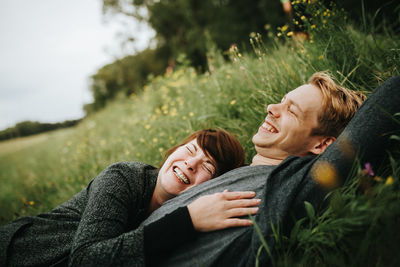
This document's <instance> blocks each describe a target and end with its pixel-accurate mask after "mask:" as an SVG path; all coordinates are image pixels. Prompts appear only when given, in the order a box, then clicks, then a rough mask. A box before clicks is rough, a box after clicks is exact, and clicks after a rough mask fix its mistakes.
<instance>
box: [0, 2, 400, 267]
mask: <svg viewBox="0 0 400 267" xmlns="http://www.w3.org/2000/svg"><path fill="white" fill-rule="evenodd" d="M327 10H329V11H327ZM309 12H310V14H311V16H310V17H308V18H306V19H305V22H306V23H305V25H306V27H307V32H308V33H309V35H310V39H309V40H305V41H303V42H298V41H295V40H293V39H292V34H290V30H289V28H288V27H285V26H283V27H281V28H280V31H279V32H278V35H279V36H274V37H272V38H271V39H269V40H267V41H265V39H263V37H262V36H260V35H255V36H254V37H253V38H252V39H251V42H252V44H253V47H254V51H252V52H250V53H245V52H243V51H240V49H237V48H235V47H234V46H233V47H231V49H230V51H228V54H229V56H230V59H231V60H230V61H229V62H226V61H224V60H223V58H222V55H221V54H222V53H221V52H220V51H216V50H215V49H213V48H210V51H209V54H208V59H209V66H210V70H209V72H207V73H204V74H199V73H196V71H195V70H194V69H193V68H191V67H189V66H187V65H185V64H182V65H180V66H178V67H177V69H175V70H174V72H173V73H172V74H171V75H169V76H168V75H164V76H159V77H155V78H154V79H152V80H151V82H150V83H149V84H148V85H147V86H146V87H145V88H144V90H143V92H142V93H140V94H138V95H131V96H130V97H129V98H125V97H122V96H121V97H119V98H118V99H117V100H115V101H114V102H112V103H111V104H109V105H108V106H107V107H106V108H105V109H104V110H102V111H100V112H98V113H96V114H94V115H91V116H90V117H88V118H86V119H85V120H84V121H82V122H81V123H80V124H79V125H78V126H76V127H74V128H73V130H70V131H64V130H61V131H57V132H55V133H50V134H47V135H46V138H43V139H42V140H40V141H36V142H33V141H32V142H29V140H30V139H29V138H28V139H22V140H27V141H25V143H20V147H19V148H18V149H16V150H13V149H9V148H8V149H7V150H2V151H1V152H0V223H1V224H4V223H6V222H8V221H10V220H12V219H15V218H16V217H18V216H22V215H35V214H38V213H40V212H45V211H49V210H51V209H52V208H53V207H55V206H56V205H58V204H60V203H62V202H63V201H65V200H67V199H68V198H70V197H71V196H72V195H74V194H75V193H77V192H78V191H79V190H81V189H82V188H84V187H85V186H86V185H87V183H88V182H89V181H90V180H91V179H92V178H94V177H95V176H96V175H97V174H98V173H99V172H100V171H101V170H102V169H104V168H105V167H106V166H107V165H109V164H111V163H113V162H116V161H144V162H147V163H150V164H153V165H156V166H157V165H158V164H159V162H160V161H161V159H162V156H163V153H164V152H165V150H166V149H168V148H169V147H171V146H172V145H174V144H176V143H177V142H179V141H180V140H181V139H182V138H183V137H185V136H186V135H188V133H190V132H192V131H194V130H197V129H201V128H209V127H218V128H224V129H226V130H228V131H230V132H232V133H234V134H235V135H236V136H237V137H238V138H239V140H240V142H241V143H242V145H243V146H244V148H245V152H246V155H247V162H250V160H251V158H252V155H254V149H253V145H252V143H251V137H252V136H253V134H254V133H255V132H256V130H257V129H258V127H259V125H260V123H261V122H262V121H263V119H264V117H265V108H266V106H267V104H269V103H273V102H277V101H279V100H280V99H281V97H282V96H283V95H284V94H285V93H286V92H288V91H290V90H292V89H294V88H296V87H297V86H299V85H301V84H303V83H305V82H306V81H307V79H308V77H309V76H311V74H312V73H314V72H315V71H321V70H329V71H330V72H331V73H332V74H333V75H334V76H335V77H336V79H337V80H338V82H340V83H342V84H343V85H344V86H346V87H348V88H351V89H354V90H363V91H371V90H373V89H374V88H376V87H377V86H378V85H379V84H380V83H381V82H382V81H384V80H386V79H388V78H389V77H392V76H394V75H399V72H400V68H399V67H400V66H399V65H400V64H399V63H400V60H399V59H400V42H399V36H395V35H393V34H392V33H391V31H390V29H389V28H388V29H387V30H385V31H381V32H380V33H375V32H373V29H375V28H368V27H364V28H366V29H371V30H370V31H365V30H364V31H362V30H360V29H359V28H358V27H355V26H352V25H350V24H349V23H348V22H347V20H345V19H344V17H345V13H344V12H343V11H340V10H335V9H333V8H331V7H330V8H329V9H327V8H321V7H317V6H316V5H311V6H310V9H309ZM328 14H329V16H328ZM311 18H312V19H311ZM9 142H11V141H9ZM9 142H2V143H0V149H1V146H4V147H5V146H8V147H10V146H12V145H15V146H16V145H17V143H18V142H16V143H14V144H11V143H9ZM395 159H398V157H397V158H395ZM393 178H394V180H395V181H394V183H393V185H394V186H392V187H387V186H384V185H379V186H377V187H376V188H375V187H374V189H373V191H372V192H373V193H371V194H372V195H376V196H377V197H378V198H382V200H380V201H379V204H376V203H375V202H373V201H370V200H369V199H368V197H366V196H363V195H361V196H360V197H358V196H357V194H356V193H355V192H356V189H355V188H356V185H355V184H353V185H347V186H346V187H344V188H343V189H341V190H343V192H342V191H338V192H337V193H334V194H335V197H334V198H333V199H334V201H332V205H331V207H330V208H329V209H328V210H327V211H326V212H325V213H324V214H323V215H322V216H320V217H319V216H316V217H315V218H313V220H311V222H310V223H309V224H306V223H305V222H304V223H302V222H299V224H298V228H296V229H297V232H295V233H294V234H293V236H292V237H284V236H278V237H277V239H278V240H281V243H279V242H278V245H277V248H276V250H275V252H274V253H275V254H276V261H275V262H277V264H278V265H285V264H286V265H291V264H294V263H299V264H300V263H301V264H302V265H304V266H307V265H308V264H312V265H316V264H321V263H324V262H338V263H341V262H340V261H334V260H332V261H330V260H331V259H337V258H340V257H341V256H343V255H344V256H343V257H348V255H349V252H351V251H353V250H351V249H353V248H354V246H355V245H347V244H348V243H349V242H350V243H352V242H353V241H351V240H349V239H348V238H347V237H348V236H349V235H348V234H349V233H354V234H355V235H356V236H357V235H358V234H359V236H358V239H355V241H354V242H353V243H352V244H361V243H358V242H361V241H362V233H364V232H365V228H359V229H358V228H357V227H358V224H357V222H360V221H361V222H364V221H369V222H371V223H370V225H372V224H374V225H375V224H377V223H378V222H379V223H380V222H381V221H382V220H383V224H382V225H385V227H394V225H393V224H392V222H390V220H387V218H391V217H390V216H389V215H390V213H389V212H384V213H382V212H381V210H379V212H378V211H376V213H375V210H376V209H378V208H379V207H381V206H379V205H384V206H385V205H390V203H398V199H399V195H398V187H397V186H396V185H398V176H393ZM396 190H397V191H396ZM386 192H393V194H388V193H386ZM389 195H390V198H389V197H388V199H386V196H389ZM391 198H395V200H396V201H397V202H392V201H393V199H391ZM361 199H364V200H361ZM363 201H364V202H363ZM371 203H372V204H371ZM374 205H377V206H376V207H375V206H374ZM393 205H394V207H393V209H391V210H393V214H398V213H397V212H398V207H399V206H398V204H393ZM378 206H379V207H378ZM371 207H372V208H371ZM375 208H376V209H375ZM336 211H340V212H341V213H340V216H339V215H338V214H336V213H335V212H336ZM366 211H367V213H363V212H366ZM372 214H375V215H376V216H375V215H374V216H375V217H371V216H372ZM353 215H354V218H353V217H352V216H353ZM357 216H359V217H357ZM382 216H383V217H382ZM388 216H389V217H388ZM348 220H353V221H354V222H355V223H354V224H351V225H350V226H349V225H348V224H346V222H347V221H348ZM396 222H397V223H398V217H397V221H396ZM397 226H398V224H397ZM316 229H317V230H316ZM324 229H325V230H324ZM332 229H333V230H332ZM374 229H375V228H374ZM319 231H322V232H323V235H324V239H322V241H321V240H318V239H313V238H314V235H313V234H314V233H316V232H317V233H319ZM331 231H334V233H333V234H332V233H331ZM388 231H389V230H388ZM369 234H370V235H371V236H374V235H375V234H376V233H375V232H373V231H372V232H370V233H369ZM307 236H308V238H303V237H307ZM288 240H289V243H287V241H288ZM368 240H370V239H368ZM389 245H392V244H390V243H389ZM331 248H332V253H328V252H327V251H329V249H331ZM348 248H351V249H348ZM397 248H398V247H397ZM364 251H368V252H369V251H370V250H368V249H364ZM379 251H382V250H379ZM301 255H303V256H301ZM360 255H365V254H360ZM324 257H327V258H324ZM299 258H300V259H301V261H299V260H298V259H299ZM357 259H360V260H362V262H364V259H362V258H361V256H357ZM343 262H349V261H346V259H345V258H344V259H343ZM354 262H356V261H354Z"/></svg>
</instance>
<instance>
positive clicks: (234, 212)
mask: <svg viewBox="0 0 400 267" xmlns="http://www.w3.org/2000/svg"><path fill="white" fill-rule="evenodd" d="M257 212H258V207H252V208H236V209H230V210H229V211H227V214H229V217H231V218H233V217H242V216H246V215H249V214H250V215H254V214H256V213H257Z"/></svg>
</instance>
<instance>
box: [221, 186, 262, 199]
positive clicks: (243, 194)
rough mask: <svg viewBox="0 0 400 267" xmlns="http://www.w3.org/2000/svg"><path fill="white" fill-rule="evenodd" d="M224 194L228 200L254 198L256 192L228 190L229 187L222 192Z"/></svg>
mask: <svg viewBox="0 0 400 267" xmlns="http://www.w3.org/2000/svg"><path fill="white" fill-rule="evenodd" d="M222 196H223V197H224V198H225V199H227V200H234V199H242V198H253V197H255V196H256V193H255V192H253V191H236V192H228V190H227V189H225V191H224V192H223V193H222Z"/></svg>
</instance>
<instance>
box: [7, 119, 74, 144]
mask: <svg viewBox="0 0 400 267" xmlns="http://www.w3.org/2000/svg"><path fill="white" fill-rule="evenodd" d="M80 121H81V119H78V120H66V121H64V122H57V123H42V122H38V121H22V122H19V123H17V124H16V125H15V126H14V127H10V128H7V129H5V130H2V131H0V141H1V140H7V139H11V138H16V137H23V136H29V135H34V134H39V133H44V132H48V131H52V130H56V129H60V128H67V127H71V126H74V125H76V124H78V123H79V122H80Z"/></svg>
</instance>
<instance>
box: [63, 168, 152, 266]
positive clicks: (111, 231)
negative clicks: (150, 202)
mask: <svg viewBox="0 0 400 267" xmlns="http://www.w3.org/2000/svg"><path fill="white" fill-rule="evenodd" d="M130 172H131V170H129V166H127V165H126V164H123V163H116V164H113V165H111V166H110V167H108V168H106V169H105V170H104V171H103V172H102V173H100V174H99V175H98V176H97V177H96V178H95V179H94V180H93V181H92V182H91V184H90V185H89V187H88V191H87V194H88V196H87V197H88V200H87V205H86V207H85V210H84V212H83V214H82V219H81V221H80V223H79V226H78V229H77V232H76V234H75V237H74V240H73V243H72V248H71V254H70V258H69V265H70V266H111V265H113V266H125V265H129V266H144V265H145V262H144V246H143V244H144V230H143V227H139V228H137V229H134V230H132V231H128V232H126V231H127V227H128V224H129V218H130V215H132V214H135V213H136V212H137V211H138V210H137V209H138V207H139V205H138V202H139V201H140V198H141V197H142V195H143V194H144V193H143V191H144V189H143V184H142V186H141V184H140V183H138V184H137V186H131V185H130V184H129V182H128V180H127V177H126V176H127V174H131V173H130ZM135 173H136V174H137V175H138V176H140V175H144V174H143V172H142V173H141V172H140V171H137V172H133V174H135ZM136 178H138V179H140V178H141V177H135V179H136Z"/></svg>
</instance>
